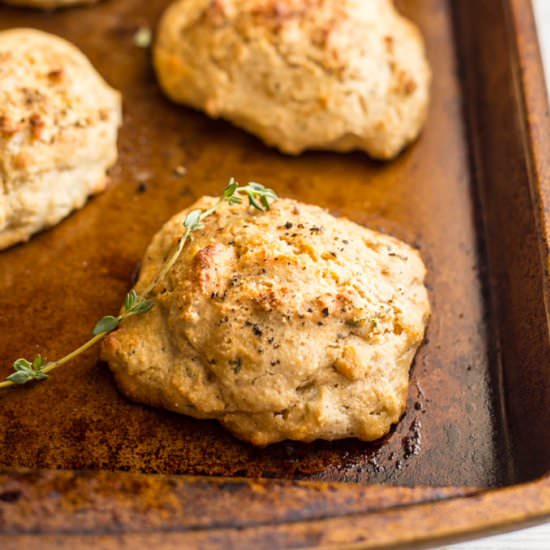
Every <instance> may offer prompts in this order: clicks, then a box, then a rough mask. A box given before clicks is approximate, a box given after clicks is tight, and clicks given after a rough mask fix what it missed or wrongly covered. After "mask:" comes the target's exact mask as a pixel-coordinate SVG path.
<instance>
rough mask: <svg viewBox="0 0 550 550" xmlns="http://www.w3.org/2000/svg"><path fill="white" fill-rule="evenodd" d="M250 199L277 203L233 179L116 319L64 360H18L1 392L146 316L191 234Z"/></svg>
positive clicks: (255, 186)
mask: <svg viewBox="0 0 550 550" xmlns="http://www.w3.org/2000/svg"><path fill="white" fill-rule="evenodd" d="M243 196H246V197H248V202H249V205H250V206H251V207H253V208H256V209H257V210H260V211H262V212H265V211H266V210H269V208H270V201H273V200H276V199H277V195H276V194H275V192H274V191H272V190H271V189H268V188H267V187H264V186H263V185H261V184H259V183H255V182H250V183H248V184H247V185H242V186H241V185H239V184H238V183H237V182H236V181H235V179H234V178H231V179H230V180H229V183H228V184H227V186H226V187H225V189H224V191H223V193H222V195H221V196H220V198H219V199H218V201H217V202H216V203H215V204H214V205H213V206H211V207H210V208H208V209H206V210H204V211H202V210H193V211H191V212H189V213H188V214H187V216H186V218H185V220H184V222H183V226H184V228H185V231H184V233H183V235H182V236H181V237H180V238H179V240H178V242H177V245H176V248H175V250H174V252H173V253H172V254H171V255H170V257H169V258H168V260H167V261H166V263H165V264H164V265H163V266H162V268H161V269H160V271H159V273H158V274H157V275H156V277H155V278H154V279H153V280H152V281H151V282H150V283H149V285H148V286H147V287H146V288H145V290H144V291H143V292H142V294H141V295H138V294H137V292H136V291H135V290H131V291H130V292H128V294H126V297H125V299H124V306H123V308H122V312H121V313H120V314H119V315H118V316H117V317H115V316H112V315H106V316H105V317H103V318H102V319H100V320H99V321H98V322H97V323H96V325H95V328H94V330H93V336H92V338H90V339H89V340H88V341H87V342H85V343H84V344H82V345H81V346H80V347H78V348H76V349H75V350H73V351H72V352H70V353H68V354H67V355H65V356H64V357H62V358H61V359H57V360H56V361H49V362H48V361H47V360H46V359H44V358H42V357H41V356H40V355H37V356H35V358H34V359H33V361H32V363H31V362H30V361H28V360H27V359H23V358H20V359H17V360H16V361H15V362H14V363H13V369H14V372H13V373H12V374H11V375H9V376H8V377H7V378H6V379H5V380H4V381H2V382H0V389H2V388H8V387H10V386H15V385H21V384H26V383H27V382H31V381H33V380H37V381H40V380H46V379H47V378H48V373H49V372H51V371H52V370H54V369H56V368H58V367H60V366H61V365H64V364H65V363H68V362H69V361H71V360H72V359H74V358H75V357H77V356H78V355H80V354H81V353H84V352H85V351H87V350H88V349H90V348H91V347H93V346H94V345H95V344H97V343H98V342H99V341H101V340H103V338H105V336H107V335H108V334H110V333H111V332H113V331H114V330H116V329H117V328H118V326H119V325H120V323H121V321H123V320H124V319H126V318H128V317H131V316H132V315H141V314H144V313H147V312H148V311H149V310H150V309H151V308H152V307H153V306H154V303H153V302H152V301H151V300H150V299H149V296H150V294H151V292H152V291H153V289H154V288H155V287H156V286H157V285H158V284H159V283H160V281H161V280H162V279H163V278H164V277H165V276H166V274H167V273H168V272H169V271H170V269H172V267H173V266H174V264H175V263H176V261H177V259H178V258H179V256H180V254H181V252H182V251H183V249H184V247H185V245H186V244H187V242H188V241H189V240H190V239H191V238H192V237H191V234H192V233H193V232H194V231H198V230H199V229H202V227H203V225H202V221H203V220H205V219H206V218H208V217H209V216H211V215H212V214H214V212H216V210H218V208H220V206H221V205H222V204H223V203H225V202H227V203H228V204H229V205H234V204H239V203H241V202H242V197H243Z"/></svg>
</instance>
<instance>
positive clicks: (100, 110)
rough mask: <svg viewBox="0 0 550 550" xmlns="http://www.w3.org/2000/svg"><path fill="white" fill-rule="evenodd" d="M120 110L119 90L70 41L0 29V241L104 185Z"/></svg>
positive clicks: (43, 222) (48, 219)
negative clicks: (110, 84) (103, 77)
mask: <svg viewBox="0 0 550 550" xmlns="http://www.w3.org/2000/svg"><path fill="white" fill-rule="evenodd" d="M121 118H122V114H121V98H120V94H119V93H118V92H116V91H115V90H113V89H112V88H110V87H109V86H108V85H107V84H106V83H105V81H104V80H103V79H102V78H101V77H100V76H99V74H98V73H97V72H96V70H95V69H94V68H93V67H92V65H91V64H90V62H89V61H88V59H87V58H86V57H85V56H84V54H82V52H81V51H80V50H78V49H77V48H76V47H74V46H73V45H72V44H70V43H68V42H66V41H65V40H62V39H61V38H58V37H57V36H53V35H50V34H46V33H44V32H41V31H37V30H33V29H14V30H9V31H4V32H0V249H3V248H6V247H8V246H10V245H12V244H15V243H17V242H21V241H25V240H27V239H28V238H29V237H30V236H31V235H32V234H33V233H35V232H37V231H39V230H41V229H43V228H45V227H49V226H52V225H54V224H56V223H58V222H59V221H60V220H61V219H63V218H64V217H65V216H67V214H69V213H70V212H71V211H72V210H74V209H75V208H80V207H81V206H83V204H84V203H85V201H86V199H87V197H88V196H89V195H92V194H94V193H97V192H99V191H102V190H103V189H104V188H105V185H106V183H107V175H106V170H107V169H108V168H109V167H110V166H111V165H113V164H114V162H115V161H116V157H117V145H116V140H117V132H118V127H119V126H120V123H121Z"/></svg>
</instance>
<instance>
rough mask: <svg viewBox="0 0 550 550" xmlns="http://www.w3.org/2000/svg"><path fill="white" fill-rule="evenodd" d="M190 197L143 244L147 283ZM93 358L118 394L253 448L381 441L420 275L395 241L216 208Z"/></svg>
mask: <svg viewBox="0 0 550 550" xmlns="http://www.w3.org/2000/svg"><path fill="white" fill-rule="evenodd" d="M214 203H215V199H213V198H211V197H203V198H202V199H200V200H199V201H198V202H197V203H195V204H194V205H193V206H191V207H190V208H189V209H188V210H185V211H183V212H181V213H179V214H177V215H176V216H174V217H173V218H172V219H171V220H170V221H168V223H167V224H166V225H165V226H164V227H163V228H162V229H161V230H160V231H159V232H158V233H157V235H156V236H155V237H154V238H153V241H152V243H151V244H150V246H149V248H148V250H147V252H146V255H145V258H144V261H143V267H142V271H141V276H140V278H139V281H138V282H137V284H136V290H137V292H138V294H140V293H141V292H142V291H143V290H144V288H146V287H147V285H148V284H149V283H150V282H151V281H152V280H153V279H154V277H155V275H157V273H158V272H159V270H160V269H161V266H162V265H163V262H164V261H165V260H166V258H167V257H168V256H169V254H170V251H171V250H172V249H173V247H174V245H175V242H176V241H177V240H178V238H179V237H180V236H181V234H182V232H183V226H182V223H183V220H184V219H185V217H186V215H187V214H188V213H189V212H190V211H191V210H192V209H195V208H200V209H203V210H204V209H206V208H209V207H210V206H212V205H213V204H214ZM193 237H194V240H193V241H191V242H189V243H188V244H187V246H186V247H185V248H184V249H183V252H182V253H181V255H180V256H179V258H178V259H177V261H176V263H175V264H174V266H173V267H172V269H171V270H170V271H169V272H168V273H167V274H166V276H165V277H164V278H163V280H162V281H161V282H160V283H159V284H158V285H157V286H156V287H155V289H154V290H153V292H152V293H151V295H150V298H151V299H152V300H153V302H154V307H153V308H152V309H151V311H149V312H148V313H146V314H143V315H140V316H135V317H129V318H127V319H126V320H125V321H124V322H123V323H122V325H121V327H120V328H119V329H118V330H117V331H116V332H114V333H112V334H111V335H109V336H108V337H107V338H106V340H105V341H104V343H103V346H102V352H101V355H102V358H103V359H104V360H106V361H108V362H109V365H110V368H111V369H112V371H113V373H114V375H115V378H116V381H117V383H118V385H119V387H120V389H121V390H122V391H123V392H124V393H125V394H126V395H127V396H128V397H130V398H131V399H133V400H135V401H139V402H143V403H146V404H150V405H154V406H159V407H165V408H167V409H170V410H172V411H176V412H180V413H184V414H187V415H190V416H193V417H195V418H213V419H217V420H219V421H220V422H221V423H222V424H223V425H224V426H226V427H227V428H228V429H229V430H231V431H232V432H233V433H234V434H235V435H236V436H237V437H239V438H241V439H244V440H247V441H250V442H252V443H254V444H256V445H266V444H269V443H273V442H276V441H280V440H283V439H294V440H300V441H312V440H314V439H328V440H332V439H339V438H345V437H358V438H360V439H364V440H373V439H377V438H379V437H381V436H383V435H384V434H386V433H387V432H388V431H389V429H390V427H391V425H392V424H393V423H395V422H397V421H398V419H399V417H400V416H401V414H402V413H403V411H404V409H405V403H406V397H407V389H408V379H409V367H410V365H411V362H412V360H413V357H414V354H415V352H416V350H417V348H418V346H419V345H420V343H421V341H422V339H423V336H424V330H425V326H426V323H427V320H428V317H429V313H430V306H429V302H428V296H427V291H426V288H425V287H424V284H423V281H424V275H425V267H424V264H423V263H422V260H421V259H420V256H419V254H418V252H417V251H416V250H414V249H413V248H411V247H410V246H408V245H407V244H405V243H403V242H401V241H399V240H397V239H395V238H392V237H389V236H386V235H383V234H380V233H377V232H375V231H371V230H369V229H366V228H364V227H361V226H359V225H357V224H355V223H353V222H351V221H349V220H347V219H342V218H334V217H333V216H332V215H330V214H329V213H328V212H327V211H325V210H323V209H321V208H318V207H316V206H309V205H305V204H301V203H299V202H296V201H293V200H287V199H279V200H277V201H275V202H274V203H273V204H272V207H271V210H269V211H268V212H266V213H262V212H258V211H255V210H252V209H251V208H250V207H248V206H247V205H235V206H229V205H227V204H225V205H223V206H221V207H220V209H219V210H218V211H217V212H216V213H215V214H212V215H211V217H209V218H208V219H206V220H205V221H204V228H203V229H201V230H200V231H197V232H196V233H195V234H194V235H193Z"/></svg>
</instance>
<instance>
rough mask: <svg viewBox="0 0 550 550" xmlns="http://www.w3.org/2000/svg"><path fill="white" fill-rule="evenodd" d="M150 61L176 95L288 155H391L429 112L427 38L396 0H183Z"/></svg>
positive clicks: (168, 16) (168, 17) (170, 13)
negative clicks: (398, 8)
mask: <svg viewBox="0 0 550 550" xmlns="http://www.w3.org/2000/svg"><path fill="white" fill-rule="evenodd" d="M154 62H155V66H156V70H157V74H158V77H159V80H160V83H161V85H162V88H163V89H164V91H165V92H166V94H167V95H168V96H169V97H170V98H172V99H173V100H174V101H177V102H181V103H185V104H187V105H190V106H192V107H195V108H197V109H201V110H204V111H206V112H207V113H208V114H209V115H210V116H212V117H222V118H225V119H227V120H230V121H232V122H233V123H234V124H236V125H237V126H240V127H242V128H244V129H246V130H248V131H250V132H252V133H254V134H256V135H257V136H259V137H260V138H262V139H263V140H264V141H265V142H266V143H267V144H269V145H274V146H276V147H278V148H279V149H280V150H281V151H283V152H285V153H290V154H298V153H300V152H302V151H304V150H305V149H329V150H335V151H350V150H353V149H362V150H364V151H366V152H367V153H369V154H370V155H371V156H373V157H376V158H380V159H389V158H392V157H394V156H396V155H397V154H398V153H399V151H400V150H401V149H402V148H403V147H404V146H406V145H407V144H408V143H410V142H411V141H412V140H414V139H415V138H416V137H417V135H418V134H419V132H420V130H421V128H422V126H423V123H424V120H425V117H426V111H427V105H428V99H429V83H430V78H431V76H430V69H429V66H428V62H427V61H426V57H425V53H424V45H423V41H422V37H421V35H420V33H419V31H418V29H417V28H416V27H415V26H414V25H413V24H412V23H411V22H410V21H408V20H407V19H405V18H404V17H402V16H401V15H399V13H398V12H397V11H396V10H395V8H394V6H393V3H392V2H391V0H368V1H364V0H178V1H176V2H175V3H173V4H172V5H171V6H170V7H169V8H168V9H167V11H166V12H165V14H164V16H163V18H162V20H161V23H160V26H159V31H158V39H157V41H156V44H155V48H154Z"/></svg>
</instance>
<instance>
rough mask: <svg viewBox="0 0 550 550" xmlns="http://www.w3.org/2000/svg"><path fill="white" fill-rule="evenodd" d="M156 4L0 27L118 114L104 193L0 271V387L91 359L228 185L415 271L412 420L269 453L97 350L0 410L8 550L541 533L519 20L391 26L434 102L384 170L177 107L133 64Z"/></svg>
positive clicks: (536, 345)
mask: <svg viewBox="0 0 550 550" xmlns="http://www.w3.org/2000/svg"><path fill="white" fill-rule="evenodd" d="M166 4H167V0H159V1H144V0H124V1H121V0H106V1H104V2H101V3H99V4H97V5H96V6H93V7H89V8H76V9H70V10H64V11H60V12H55V13H39V12H36V11H32V10H23V9H15V8H8V7H1V8H0V28H2V29H5V28H10V27H16V26H30V27H36V28H40V29H44V30H47V31H50V32H53V33H57V34H59V35H61V36H63V37H65V38H67V39H69V40H71V41H73V42H74V43H76V44H77V45H78V46H79V47H80V48H82V50H83V51H84V52H85V53H86V54H87V55H88V56H89V57H90V58H91V60H92V62H93V63H94V65H95V66H96V67H97V68H98V69H99V71H100V72H101V73H102V74H103V75H104V76H105V77H106V79H107V80H108V81H109V82H110V83H111V84H112V85H114V86H115V87H116V88H118V89H119V90H121V91H122V92H123V95H124V105H125V121H124V127H123V129H122V134H121V138H120V144H119V146H120V159H119V162H118V164H117V166H116V167H115V169H114V170H113V173H112V180H113V185H112V186H111V187H110V188H109V189H108V190H107V191H106V192H105V193H103V194H102V195H100V196H98V197H97V198H95V199H93V200H92V201H91V202H90V203H89V204H88V205H87V206H86V208H84V209H83V210H81V211H80V212H78V213H76V214H74V215H72V216H71V217H69V218H68V219H67V220H66V221H64V222H63V223H61V224H60V225H58V226H57V227H56V228H54V229H52V230H50V231H46V232H43V233H42V234H40V235H38V236H36V237H35V238H33V239H32V240H31V241H30V242H29V243H27V244H25V245H23V246H18V247H14V248H12V249H10V250H7V251H5V252H2V253H1V254H0V312H1V314H0V356H1V358H2V366H1V373H0V374H1V375H2V377H3V376H5V375H6V374H7V373H8V372H9V365H10V364H11V361H13V359H15V358H16V357H18V356H22V355H25V356H28V355H31V356H32V355H33V354H35V353H36V352H41V353H42V354H44V355H46V356H47V357H57V356H61V355H62V354H63V353H64V352H66V351H67V350H69V349H73V348H74V347H75V346H76V345H77V344H78V343H80V342H82V341H83V340H84V339H85V338H86V337H87V335H88V334H89V331H90V329H91V327H92V325H93V324H94V322H95V320H97V319H98V318H99V317H101V316H102V315H104V314H105V313H109V312H114V311H116V310H117V308H118V306H119V304H120V302H121V297H122V296H124V293H125V292H126V291H127V289H128V288H129V286H130V285H131V280H132V274H133V273H135V271H136V267H137V266H138V262H139V259H140V257H141V255H142V253H143V251H144V248H145V246H146V245H147V243H148V241H149V240H150V238H151V236H152V235H153V234H154V233H155V232H156V231H157V229H158V228H159V227H160V226H161V224H162V223H163V222H164V221H165V220H166V219H167V218H168V217H170V216H171V215H172V214H174V213H175V212H177V211H179V210H180V209H182V208H183V207H185V206H187V205H189V204H190V203H191V202H192V201H193V200H194V199H195V198H197V197H199V196H200V195H203V194H207V193H209V194H215V193H217V192H218V190H219V189H220V187H221V186H223V185H224V184H225V182H226V181H227V179H228V178H229V176H235V177H237V178H239V179H241V180H247V179H253V180H256V181H260V182H262V183H265V184H267V185H269V186H272V187H274V188H275V189H276V190H277V191H278V192H279V193H280V194H282V195H286V196H291V197H295V198H298V199H300V200H303V201H306V202H312V203H317V204H320V205H322V206H326V207H328V208H330V209H331V210H332V211H333V212H335V213H337V214H342V215H346V216H348V217H350V218H352V219H353V220H355V221H357V222H360V223H363V224H366V225H369V226H371V227H374V228H377V229H381V230H384V231H387V232H390V233H392V234H394V235H396V236H398V237H400V238H401V239H404V240H406V241H408V242H410V243H414V244H415V245H416V246H418V247H420V248H421V251H422V254H423V257H424V259H425V260H426V262H427V265H428V267H429V277H428V283H429V289H430V293H431V300H432V306H433V317H432V320H431V323H430V326H429V329H428V334H427V339H426V342H425V344H424V345H423V347H422V348H421V350H420V352H419V354H418V356H417V358H416V362H415V366H414V368H413V371H412V379H411V386H410V395H409V406H408V409H407V413H406V415H405V417H404V418H403V419H402V420H401V422H400V423H399V424H398V425H397V426H396V428H395V429H394V430H393V432H392V433H391V434H390V435H389V436H388V437H386V438H385V439H383V440H382V441H378V442H376V443H363V442H359V441H354V440H348V441H341V442H337V443H327V442H319V443H315V444H310V445H306V444H295V443H282V444H277V445H273V446H270V447H267V448H265V449H255V448H252V447H251V446H249V445H247V444H244V443H242V442H239V441H237V440H236V439H234V438H233V437H231V436H230V435H229V434H228V433H227V432H225V431H224V430H223V429H221V428H220V427H219V426H218V425H217V424H215V423H213V422H205V421H198V420H193V419H190V418H186V417H184V416H179V415H176V414H172V413H169V412H165V411H161V410H156V409H152V408H148V407H145V406H140V405H137V404H134V403H130V402H129V401H127V400H126V399H125V398H123V397H122V396H121V395H120V394H119V393H118V392H117V390H116V388H115V385H114V383H113V379H112V377H111V375H110V373H109V371H108V368H107V366H106V365H105V364H103V363H100V362H98V359H97V350H93V351H90V352H88V353H87V354H86V355H85V356H83V357H82V358H80V359H79V360H77V361H75V362H74V363H72V364H70V365H67V366H65V367H63V369H62V370H61V369H60V370H59V371H56V373H55V375H53V376H52V377H51V379H50V380H49V381H48V382H47V383H43V384H36V385H34V386H30V387H27V386H25V387H22V388H20V389H17V390H10V391H5V392H3V393H2V394H0V464H1V465H2V467H3V471H2V474H1V476H0V537H1V538H0V546H1V547H2V548H47V547H49V546H50V547H51V546H66V547H68V548H85V547H93V548H98V547H102V548H115V547H119V546H123V545H125V544H132V546H133V547H134V548H145V547H148V546H150V545H153V544H154V545H155V546H156V547H158V548H176V547H178V548H181V547H192V546H200V547H204V548H217V547H231V546H234V547H238V548H268V547H269V548H273V547H286V546H298V547H300V546H302V547H306V546H322V547H331V546H334V547H338V548H342V547H360V548H375V547H376V548H386V547H390V546H391V547H394V546H401V545H402V546H407V545H412V544H414V545H418V546H422V545H435V544H439V543H441V542H442V541H447V540H455V539H459V538H466V537H471V536H475V535H477V534H481V533H489V532H493V531H501V530H505V529H512V528H514V527H515V526H519V525H524V524H527V523H535V522H538V521H542V520H544V518H546V517H547V516H550V478H549V477H545V475H546V473H547V472H549V471H550V422H549V421H548V420H549V413H548V411H550V338H549V331H548V326H549V325H548V304H549V301H548V297H549V296H550V295H549V293H548V290H549V289H548V284H549V278H548V277H549V276H548V253H549V244H550V243H549V230H550V216H549V212H550V182H549V179H548V178H549V176H548V174H549V173H550V172H549V166H548V160H547V157H545V153H548V151H549V150H550V148H549V147H550V136H549V132H550V124H549V123H550V120H549V115H548V105H547V100H546V92H545V87H544V80H543V75H542V68H541V63H540V58H539V52H538V46H537V41H536V33H535V27H534V21H533V15H532V11H531V8H530V6H529V3H528V2H526V1H525V0H487V1H486V2H477V1H475V0H461V1H460V2H458V1H454V2H453V1H450V0H449V1H446V0H422V1H415V0H408V1H407V0H403V1H401V2H399V7H400V8H401V9H402V11H403V12H405V13H406V14H407V15H408V16H410V17H411V18H412V19H413V20H415V21H416V22H417V23H418V24H419V25H420V27H421V28H422V31H423V33H424V35H425V37H426V41H427V47H428V53H429V57H430V61H431V63H432V66H433V72H434V82H433V88H432V92H433V101H432V105H431V109H430V114H429V119H428V123H427V126H426V129H425V131H424V132H423V134H422V136H421V138H420V140H419V141H418V142H417V143H416V144H415V145H414V146H412V147H411V148H410V149H409V150H407V151H406V152H405V153H404V154H402V155H401V156H400V157H399V158H398V159H397V160H396V161H394V162H391V163H387V164H382V163H376V162H373V161H370V160H369V159H368V158H367V157H366V156H365V155H362V154H349V155H338V154H329V153H308V154H305V155H302V156H300V157H297V158H289V157H285V156H283V155H280V154H279V153H277V152H276V151H274V150H271V149H268V148H266V147H264V146H263V145H261V144H260V143H259V142H258V140H256V139H255V138H253V137H251V136H249V135H247V134H245V133H244V132H241V131H239V130H237V129H235V128H233V127H232V126H230V125H229V124H226V123H224V122H221V121H212V120H209V119H208V118H207V117H206V116H204V115H202V114H200V113H197V112H194V111H192V110H189V109H186V108H184V107H181V106H176V105H174V104H171V103H170V102H169V101H168V100H166V99H165V98H164V97H163V95H162V94H161V92H160V90H159V88H158V85H157V84H156V82H155V78H154V74H153V71H152V68H151V63H150V58H149V52H148V50H147V49H142V48H138V47H137V46H136V45H135V44H134V40H133V36H134V34H135V32H136V30H137V29H138V28H140V27H142V26H150V27H154V25H155V23H156V21H157V19H158V17H159V15H160V13H161V12H162V10H163V8H164V7H165V6H166ZM177 166H184V167H185V168H186V171H187V173H186V175H182V171H181V170H178V171H175V170H174V168H176V167H177ZM144 182H145V183H147V185H141V184H142V183H144ZM153 474H154V475H153ZM260 478H261V479H260Z"/></svg>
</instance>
